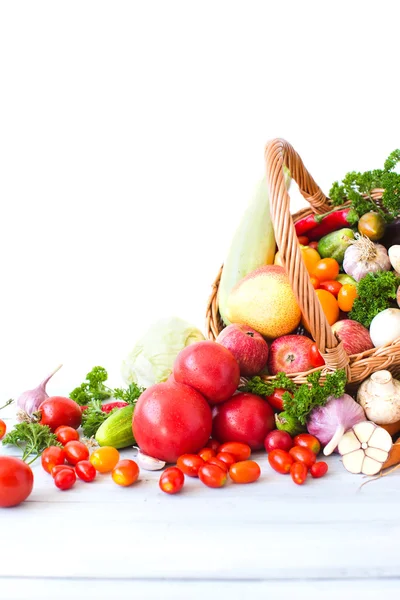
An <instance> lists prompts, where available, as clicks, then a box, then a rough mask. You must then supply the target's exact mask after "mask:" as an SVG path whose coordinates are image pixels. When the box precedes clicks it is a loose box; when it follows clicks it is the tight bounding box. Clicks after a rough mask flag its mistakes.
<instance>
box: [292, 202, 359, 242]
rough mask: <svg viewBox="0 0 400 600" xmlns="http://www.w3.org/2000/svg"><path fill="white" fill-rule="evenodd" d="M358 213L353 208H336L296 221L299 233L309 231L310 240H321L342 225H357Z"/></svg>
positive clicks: (302, 233)
mask: <svg viewBox="0 0 400 600" xmlns="http://www.w3.org/2000/svg"><path fill="white" fill-rule="evenodd" d="M358 218H359V217H358V214H357V213H356V212H355V211H354V209H352V208H342V209H338V208H335V209H333V210H331V211H330V212H328V213H325V214H324V215H308V217H304V218H303V219H300V221H297V223H295V229H296V233H297V235H298V236H299V235H304V234H305V233H307V237H308V238H309V240H319V239H320V238H321V237H323V236H324V235H326V234H327V233H331V232H332V231H336V229H340V228H341V227H348V226H349V225H355V224H356V223H357V221H358Z"/></svg>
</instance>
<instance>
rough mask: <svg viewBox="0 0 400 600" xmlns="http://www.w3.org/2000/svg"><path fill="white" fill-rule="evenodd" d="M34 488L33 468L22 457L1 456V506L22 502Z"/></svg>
mask: <svg viewBox="0 0 400 600" xmlns="http://www.w3.org/2000/svg"><path fill="white" fill-rule="evenodd" d="M32 488H33V473H32V469H31V468H30V467H28V465H27V464H25V463H24V462H23V461H22V460H21V459H20V458H14V457H12V456H0V507H9V506H16V505H17V504H20V503H21V502H23V501H24V500H26V499H27V497H28V496H29V494H30V493H31V491H32Z"/></svg>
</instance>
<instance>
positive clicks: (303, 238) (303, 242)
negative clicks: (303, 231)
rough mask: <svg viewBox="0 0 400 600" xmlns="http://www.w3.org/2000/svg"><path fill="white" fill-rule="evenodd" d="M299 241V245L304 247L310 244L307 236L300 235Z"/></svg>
mask: <svg viewBox="0 0 400 600" xmlns="http://www.w3.org/2000/svg"><path fill="white" fill-rule="evenodd" d="M297 239H298V241H299V244H301V245H302V246H308V242H309V241H310V240H309V239H308V237H307V236H306V235H299V237H298V238H297Z"/></svg>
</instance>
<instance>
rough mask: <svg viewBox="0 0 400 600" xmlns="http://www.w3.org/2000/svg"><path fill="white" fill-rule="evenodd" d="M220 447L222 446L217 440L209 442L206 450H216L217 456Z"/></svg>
mask: <svg viewBox="0 0 400 600" xmlns="http://www.w3.org/2000/svg"><path fill="white" fill-rule="evenodd" d="M220 445H221V444H220V443H219V442H218V441H217V440H208V442H207V444H206V448H211V450H214V452H215V454H217V452H218V451H219V447H220Z"/></svg>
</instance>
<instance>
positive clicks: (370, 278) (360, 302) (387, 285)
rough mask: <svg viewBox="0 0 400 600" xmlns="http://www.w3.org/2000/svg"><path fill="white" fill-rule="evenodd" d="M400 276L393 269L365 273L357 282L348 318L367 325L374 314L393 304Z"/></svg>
mask: <svg viewBox="0 0 400 600" xmlns="http://www.w3.org/2000/svg"><path fill="white" fill-rule="evenodd" d="M399 285H400V277H397V275H396V274H395V273H394V272H393V271H383V272H380V273H367V274H366V275H365V277H363V278H362V279H360V281H359V282H358V284H357V297H356V299H355V300H354V304H353V308H352V309H351V311H350V313H349V318H350V319H353V320H354V321H358V322H359V323H361V324H362V325H364V327H367V328H368V327H369V326H370V325H371V321H372V319H373V318H374V317H376V315H377V314H378V313H380V312H382V311H383V310H385V309H386V308H390V307H391V306H392V305H393V301H394V300H396V292H397V288H398V287H399Z"/></svg>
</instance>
